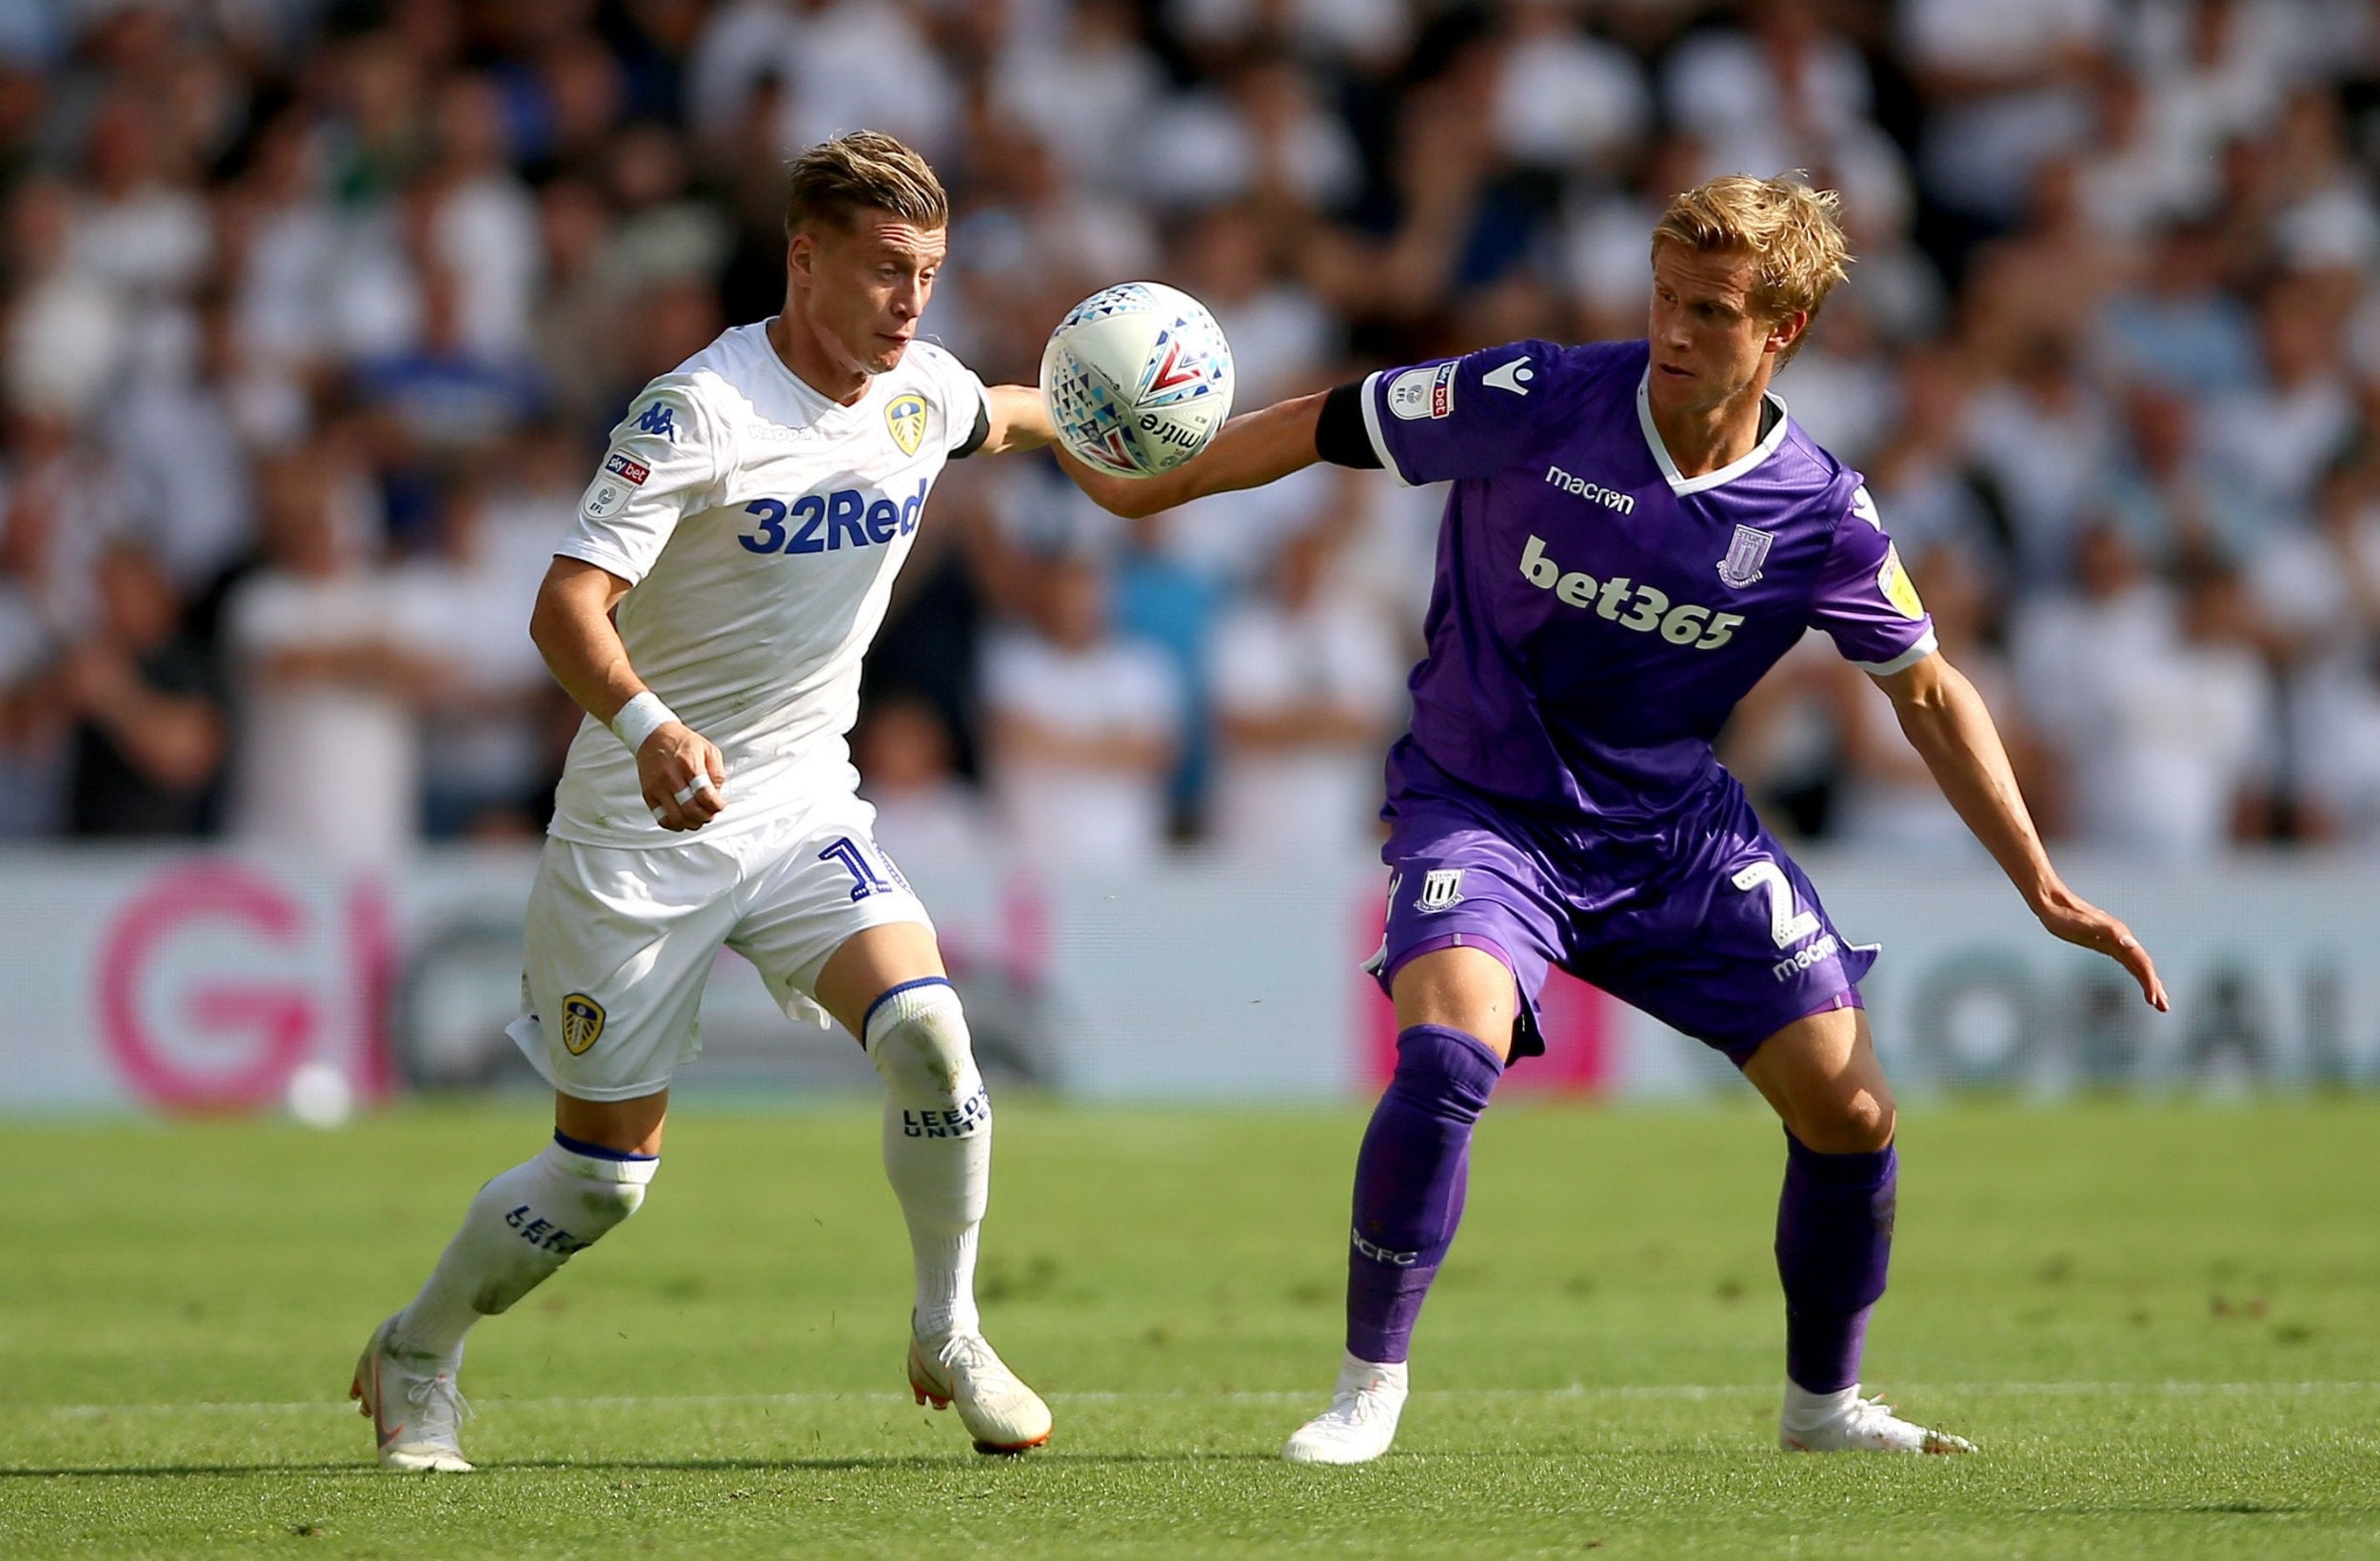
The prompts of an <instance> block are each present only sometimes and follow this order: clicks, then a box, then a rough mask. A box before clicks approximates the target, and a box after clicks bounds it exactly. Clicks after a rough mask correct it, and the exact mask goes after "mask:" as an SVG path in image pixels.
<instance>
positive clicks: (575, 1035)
mask: <svg viewBox="0 0 2380 1561" xmlns="http://www.w3.org/2000/svg"><path fill="white" fill-rule="evenodd" d="M604 1018H605V1015H604V1005H603V1004H602V1003H599V1002H597V1001H596V1000H595V999H594V998H590V997H588V996H587V995H586V994H585V993H584V992H573V993H571V994H570V995H569V996H568V997H566V998H563V999H562V1044H563V1046H564V1047H565V1049H566V1050H567V1051H568V1052H569V1054H570V1055H571V1056H572V1057H585V1055H586V1052H587V1048H588V1047H590V1046H592V1045H594V1044H595V1043H596V1042H597V1041H599V1040H601V1039H603V1038H604Z"/></svg>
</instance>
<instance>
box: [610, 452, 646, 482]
mask: <svg viewBox="0 0 2380 1561" xmlns="http://www.w3.org/2000/svg"><path fill="white" fill-rule="evenodd" d="M604 469H605V471H607V472H609V473H611V474H612V475H613V476H614V477H617V478H619V479H620V480H621V481H622V482H624V483H626V484H630V485H632V486H635V487H643V486H644V485H645V479H646V478H647V477H650V476H652V475H653V470H652V468H651V467H650V466H647V465H645V464H644V463H643V462H641V461H631V460H629V459H628V458H627V457H626V456H625V455H623V454H621V453H620V452H619V451H618V450H614V451H612V452H611V455H610V457H609V458H608V459H607V460H605V462H604Z"/></svg>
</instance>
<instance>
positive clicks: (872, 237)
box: [351, 131, 1053, 1470]
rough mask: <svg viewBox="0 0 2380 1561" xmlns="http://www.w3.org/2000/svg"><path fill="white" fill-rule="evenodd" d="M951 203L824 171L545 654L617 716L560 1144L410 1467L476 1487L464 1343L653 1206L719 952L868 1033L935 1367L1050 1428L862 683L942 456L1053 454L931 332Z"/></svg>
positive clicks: (1006, 1426) (920, 165)
mask: <svg viewBox="0 0 2380 1561" xmlns="http://www.w3.org/2000/svg"><path fill="white" fill-rule="evenodd" d="M948 219H949V206H948V202H947V200H946V199H945V197H944V195H943V193H942V186H941V184H940V183H939V182H938V181H937V180H936V178H935V176H934V173H933V170H932V169H931V168H928V167H927V166H926V164H925V162H924V160H923V159H922V158H921V157H919V156H918V154H917V153H916V152H914V151H912V150H910V149H909V148H907V147H904V146H902V144H901V143H900V142H898V141H896V140H894V139H892V138H891V137H889V136H885V135H882V134H877V133H874V132H870V131H861V132H858V133H855V134H851V135H846V136H843V137H840V138H838V139H836V140H833V141H829V142H826V143H823V145H820V146H817V147H813V148H810V149H809V150H808V151H806V152H804V153H803V155H802V156H801V157H799V158H797V159H796V160H795V162H794V163H793V165H792V169H791V178H790V184H789V193H788V199H787V204H786V215H785V229H786V253H785V267H786V279H785V302H784V308H783V312H782V313H781V314H779V315H777V316H776V317H775V318H773V319H770V320H768V321H765V322H763V323H761V324H758V325H749V326H738V327H736V328H734V329H732V330H729V331H727V332H726V333H724V335H722V336H721V337H720V338H719V339H718V340H717V341H715V342H713V343H712V344H711V345H710V346H707V347H705V348H704V349H703V350H702V351H701V352H699V353H697V354H695V356H694V357H692V358H690V359H688V360H687V361H686V362H685V363H684V365H682V366H680V367H679V368H678V369H677V370H676V371H675V372H672V373H669V374H664V375H663V376H662V377H661V378H659V379H657V380H655V381H653V382H652V383H651V384H650V385H646V386H645V389H644V390H643V391H642V392H641V393H639V394H638V396H637V397H636V399H635V401H634V402H633V403H632V404H631V405H630V406H629V408H628V412H627V415H626V416H625V418H623V419H622V421H621V423H620V425H619V426H618V427H616V428H614V429H613V430H612V436H611V447H610V448H609V450H608V451H606V452H605V456H604V460H603V465H602V469H601V470H600V471H598V473H597V474H596V477H595V480H594V482H593V483H592V484H589V486H588V488H587V490H586V494H585V498H584V499H583V500H582V501H581V504H580V507H579V515H578V521H577V524H576V525H575V526H574V527H573V528H572V529H571V531H570V532H569V534H568V536H567V537H566V538H565V540H564V541H563V542H562V543H561V544H560V545H559V546H557V547H556V548H555V555H556V556H555V558H554V562H553V565H552V567H551V569H550V570H549V572H548V573H547V575H546V577H545V583H544V585H543V586H542V587H541V588H540V589H539V592H538V598H537V605H536V608H535V611H534V614H533V615H532V618H531V622H530V625H529V631H530V635H531V637H532V638H533V639H534V640H535V641H536V642H537V645H538V648H539V649H540V650H541V651H542V652H543V653H544V655H545V662H546V664H547V665H548V666H549V667H551V668H552V670H553V674H554V677H555V678H556V679H557V680H558V681H559V682H561V684H562V686H563V687H564V688H565V689H566V690H568V692H569V693H570V695H571V697H572V698H574V699H576V700H577V701H579V703H580V704H581V705H583V706H584V707H585V709H586V710H587V712H588V715H589V717H590V719H589V720H587V721H585V722H583V723H582V724H581V726H580V729H579V733H578V738H577V740H576V741H574V742H573V743H572V744H571V747H570V755H569V760H568V762H567V764H566V766H565V769H564V772H563V779H562V784H561V787H560V790H559V791H558V793H557V795H556V798H555V808H554V820H553V825H552V829H551V834H550V838H549V839H548V840H547V841H546V842H545V854H544V857H543V859H542V860H541V862H540V865H539V868H538V875H537V883H536V887H535V888H534V890H532V892H531V894H530V897H529V909H528V922H527V936H526V969H525V971H524V974H523V978H522V984H523V988H524V991H525V996H526V1008H527V1013H526V1015H525V1016H524V1017H523V1018H521V1019H520V1020H518V1021H517V1022H515V1023H514V1024H513V1026H512V1027H511V1034H512V1037H513V1039H514V1040H515V1041H516V1042H517V1043H518V1044H519V1045H520V1046H521V1048H522V1050H523V1052H524V1053H525V1054H526V1056H527V1057H528V1058H529V1060H530V1061H531V1062H532V1063H534V1064H535V1065H536V1067H537V1069H538V1071H539V1072H540V1073H541V1074H543V1075H544V1076H545V1077H546V1079H547V1080H548V1081H550V1082H551V1083H552V1085H553V1086H554V1136H553V1141H552V1142H551V1143H549V1144H547V1145H546V1146H545V1148H544V1149H543V1151H542V1152H541V1153H539V1154H538V1155H536V1156H533V1157H531V1158H530V1159H528V1160H527V1161H526V1162H524V1163H523V1164H520V1165H517V1166H515V1167H513V1168H512V1169H511V1170H509V1171H506V1172H504V1173H503V1174H502V1175H500V1176H496V1177H495V1178H494V1179H493V1180H491V1181H489V1182H488V1183H487V1184H486V1186H484V1187H482V1188H481V1189H480V1191H479V1194H478V1195H477V1196H476V1197H474V1198H473V1199H472V1200H471V1205H470V1208H469V1210H468V1212H467V1213H466V1215H465V1216H464V1220H463V1228H462V1229H461V1230H460V1231H459V1232H457V1233H456V1235H455V1236H454V1239H453V1240H452V1242H450V1243H449V1244H448V1245H447V1247H446V1252H445V1254H444V1255H442V1256H441V1257H440V1258H439V1260H438V1264H437V1267H436V1269H435V1270H434V1271H433V1272H432V1273H431V1274H430V1276H429V1279H428V1282H427V1283H426V1284H425V1285H424V1286H423V1287H422V1290H421V1293H420V1294H418V1295H416V1296H415V1297H414V1298H413V1300H412V1301H411V1302H410V1303H409V1304H407V1306H406V1307H405V1309H404V1310H402V1311H400V1312H399V1313H397V1314H395V1315H394V1316H392V1317H390V1318H388V1319H387V1321H386V1322H384V1323H382V1324H381V1325H380V1327H379V1328H377V1329H375V1330H374V1331H373V1333H372V1336H371V1339H370V1342H369V1343H368V1344H367V1346H366V1347H365V1350H364V1354H363V1358H362V1360H361V1361H360V1362H359V1363H358V1364H357V1367H356V1373H355V1382H354V1386H353V1389H352V1391H351V1395H352V1396H353V1397H355V1398H357V1399H359V1400H360V1401H361V1402H362V1404H363V1410H364V1413H366V1414H367V1415H368V1416H370V1417H371V1419H372V1421H373V1424H374V1429H375V1431H376V1432H377V1433H378V1437H379V1452H380V1461H381V1462H382V1463H383V1464H386V1465H387V1466H389V1467H392V1468H398V1469H438V1470H467V1469H469V1468H470V1467H471V1466H470V1464H469V1463H467V1462H466V1461H465V1459H464V1457H463V1451H462V1447H461V1443H460V1437H459V1430H460V1421H461V1418H462V1416H463V1413H465V1412H464V1408H463V1402H462V1399H461V1397H460V1395H459V1394H458V1393H457V1392H456V1388H455V1378H456V1373H457V1371H458V1369H459V1368H460V1366H461V1364H462V1359H463V1341H464V1335H465V1334H466V1332H467V1331H468V1330H469V1329H470V1327H471V1326H472V1324H474V1323H476V1322H477V1321H478V1320H479V1319H480V1318H481V1317H482V1316H486V1315H492V1314H496V1313H499V1312H503V1311H505V1310H506V1309H507V1308H509V1307H510V1306H512V1305H513V1303H514V1302H516V1301H518V1300H519V1299H520V1298H521V1297H522V1296H523V1295H524V1294H527V1292H528V1291H529V1290H531V1289H532V1288H534V1287H535V1286H536V1285H537V1284H539V1283H540V1282H541V1281H543V1280H544V1279H545V1278H546V1277H547V1276H548V1275H550V1274H552V1273H553V1272H554V1271H555V1270H556V1269H559V1268H560V1267H561V1266H562V1265H563V1264H564V1263H565V1261H567V1260H568V1259H569V1257H570V1255H572V1254H574V1253H576V1252H578V1251H580V1250H582V1249H583V1248H585V1247H586V1246H588V1245H589V1244H591V1243H593V1242H594V1241H596V1240H598V1239H599V1238H601V1237H602V1236H603V1235H604V1234H605V1232H606V1231H609V1230H610V1229H612V1228H613V1227H614V1226H616V1225H618V1224H619V1223H620V1222H621V1221H622V1220H624V1219H625V1218H627V1216H628V1215H631V1214H634V1213H635V1212H636V1210H637V1207H638V1206H639V1205H640V1204H641V1203H642V1202H643V1201H644V1199H645V1188H646V1187H647V1186H648V1185H650V1183H651V1182H652V1180H653V1173H654V1171H655V1169H656V1168H657V1167H658V1166H659V1164H660V1154H661V1142H662V1125H663V1120H664V1116H665V1115H666V1113H667V1109H668V1101H669V1080H670V1076H671V1074H672V1073H673V1072H674V1071H675V1070H676V1068H677V1067H678V1065H679V1064H680V1063H682V1062H684V1061H685V1060H686V1059H688V1058H690V1057H692V1056H693V1055H694V1053H695V1052H696V1050H697V1049H698V1040H697V1036H696V1028H695V1010H696V1007H697V1004H698V1003H699V1002H700V1000H701V998H702V994H703V986H704V979H705V978H706V977H707V976H708V974H709V971H710V968H711V964H712V961H713V959H714V958H716V956H717V954H718V951H719V949H720V947H721V945H722V944H724V945H725V946H726V947H728V948H732V949H734V950H736V951H737V952H738V953H740V954H742V955H744V957H745V958H749V959H750V960H751V961H752V962H753V963H754V964H755V965H756V966H758V967H759V969H760V972H761V975H762V977H763V978H764V980H765V981H766V982H767V984H768V988H769V991H770V992H771V993H772V994H774V995H775V996H776V998H778V999H779V1001H780V1002H782V1003H783V1005H784V1007H785V1009H786V1012H787V1013H788V1015H791V1016H794V1017H798V1018H812V1019H816V1018H818V1017H819V1016H820V1013H821V1011H822V1010H823V1013H824V1014H827V1015H832V1016H833V1017H834V1018H837V1019H839V1020H841V1021H842V1022H843V1025H844V1026H846V1027H847V1028H848V1029H849V1030H850V1032H851V1033H852V1034H853V1035H854V1036H857V1037H861V1039H862V1041H863V1044H864V1045H865V1047H866V1049H867V1055H868V1058H869V1060H870V1061H871V1062H873V1063H874V1064H875V1066H876V1070H877V1072H878V1073H879V1074H881V1075H883V1078H884V1082H885V1085H886V1089H887V1092H888V1093H887V1097H886V1101H885V1107H884V1170H885V1174H886V1176H888V1177H889V1179H890V1180H891V1182H892V1186H893V1191H894V1193H895V1194H896V1195H898V1197H899V1199H900V1202H901V1208H902V1215H903V1216H904V1217H905V1219H906V1221H907V1224H908V1228H909V1239H910V1245H911V1249H912V1253H913V1255H914V1257H915V1259H916V1265H917V1296H916V1306H915V1311H914V1313H913V1314H912V1317H911V1342H910V1346H909V1357H908V1375H909V1383H910V1386H911V1389H912V1390H913V1391H914V1392H915V1393H916V1394H917V1398H918V1402H920V1403H924V1402H926V1401H927V1400H929V1399H930V1400H932V1401H933V1403H934V1406H935V1407H936V1408H937V1409H942V1408H947V1407H949V1406H951V1405H953V1404H955V1405H956V1406H957V1407H958V1410H959V1415H960V1418H961V1420H962V1422H963V1423H964V1425H965V1426H966V1429H967V1431H968V1432H969V1433H971V1434H972V1435H973V1437H974V1438H975V1445H976V1447H977V1448H978V1449H979V1450H980V1451H982V1452H1022V1451H1023V1450H1025V1449H1026V1448H1029V1447H1035V1446H1038V1445H1040V1444H1041V1443H1042V1442H1044V1441H1046V1440H1047V1439H1048V1437H1049V1431H1050V1415H1049V1410H1048V1408H1047V1407H1046V1406H1045V1405H1044V1404H1043V1403H1042V1402H1041V1398H1040V1396H1039V1395H1037V1394H1036V1393H1034V1392H1033V1391H1032V1389H1030V1388H1028V1387H1026V1386H1025V1385H1024V1384H1023V1383H1022V1382H1021V1381H1019V1380H1018V1379H1017V1378H1016V1376H1015V1375H1014V1374H1013V1373H1010V1372H1009V1370H1008V1369H1007V1367H1006V1366H1004V1365H1003V1364H1002V1362H1001V1359H1000V1357H999V1355H998V1354H994V1353H993V1350H992V1347H991V1346H990V1345H989V1344H988V1343H986V1342H985V1341H984V1339H983V1335H982V1332H981V1329H980V1326H979V1317H978V1314H977V1311H976V1306H975V1298H974V1273H975V1257H976V1233H977V1229H978V1226H979V1224H980V1222H981V1221H982V1217H983V1210H984V1204H985V1197H986V1191H987V1188H988V1184H989V1179H990V1168H991V1130H992V1117H991V1108H990V1105H989V1103H988V1102H987V1100H986V1098H985V1096H984V1092H983V1082H982V1077H981V1076H980V1075H979V1074H978V1072H977V1070H976V1066H975V1062H974V1059H973V1057H972V1054H971V1051H970V1047H969V1043H968V1037H967V1027H966V1021H965V1018H964V1016H963V1014H962V1011H961V1008H960V1004H959V998H958V996H957V994H956V993H955V992H954V991H953V990H952V988H951V985H950V982H949V980H948V978H946V977H945V975H944V973H943V969H942V957H941V953H940V950H939V948H938V946H937V944H936V942H935V938H934V929H933V924H932V922H931V921H930V920H929V919H927V917H926V914H925V908H924V907H923V906H922V904H920V903H919V901H918V899H917V896H916V895H915V894H913V893H911V891H910V889H909V885H908V883H907V882H906V881H905V880H904V879H902V876H901V872H900V869H898V868H897V867H895V866H894V865H893V864H892V862H891V861H890V860H888V859H887V858H886V857H885V856H884V854H883V851H881V850H880V849H879V848H878V847H877V844H876V842H875V840H874V839H873V838H872V836H871V834H870V832H869V826H870V824H871V822H872V821H873V819H874V810H873V809H871V808H870V807H869V806H868V804H867V803H865V802H863V801H862V800H859V797H858V795H857V792H856V787H857V784H858V779H859V778H858V774H857V772H856V771H855V770H854V769H853V768H852V766H851V762H850V758H849V752H848V749H847V747H846V744H845V742H844V734H845V733H847V732H848V731H849V730H850V728H851V724H852V721H853V719H854V717H855V716H856V715H857V713H858V708H859V688H860V662H861V657H862V655H863V653H864V652H865V651H866V649H867V646H868V643H869V642H870V641H871V640H873V639H874V637H875V634H876V631H877V628H878V626H879V625H880V624H881V623H882V622H883V618H884V609H885V604H886V602H887V601H888V599H889V598H890V595H891V592H892V584H893V577H894V576H895V575H896V574H898V573H899V572H900V569H901V564H902V560H903V559H904V558H905V557H906V556H907V555H908V552H909V548H910V545H911V543H912V542H913V541H914V540H915V534H916V531H917V526H918V522H919V517H920V512H921V510H922V507H923V505H924V503H925V498H926V495H927V493H928V492H929V491H930V490H931V489H932V487H933V484H934V479H935V477H936V476H937V475H938V474H939V473H940V472H941V470H942V464H943V463H944V462H945V461H950V460H956V459H960V458H962V457H965V456H969V455H975V454H982V453H991V452H997V451H1002V450H1015V449H1029V448H1032V447H1035V446H1037V445H1043V444H1046V443H1047V442H1048V441H1049V440H1050V439H1051V438H1052V437H1053V433H1052V430H1051V427H1050V424H1049V418H1048V414H1047V412H1046V411H1045V410H1044V408H1043V405H1042V403H1041V395H1040V393H1039V392H1038V391H1036V390H1034V389H1031V388H1029V387H1026V386H1022V385H997V386H989V387H987V386H985V385H983V384H982V381H980V380H978V379H977V378H976V377H975V375H974V374H973V373H971V372H969V371H968V369H967V368H966V366H964V365H962V364H961V363H960V362H959V361H958V360H957V359H956V358H954V357H952V356H951V355H950V354H949V353H947V352H945V351H943V350H942V349H941V348H940V347H937V346H933V345H931V344H929V343H925V342H920V341H917V340H915V335H916V332H917V328H918V321H919V317H920V316H921V315H922V313H923V312H924V309H925V306H926V301H927V299H928V298H929V297H930V296H931V294H932V292H933V289H934V281H935V276H936V273H937V271H938V270H939V268H940V267H941V265H942V254H943V249H944V243H945V229H946V227H947V226H948Z"/></svg>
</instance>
